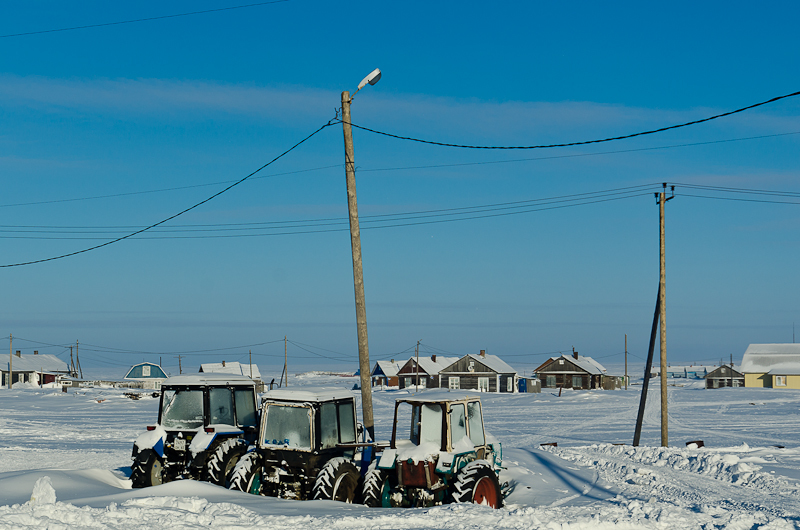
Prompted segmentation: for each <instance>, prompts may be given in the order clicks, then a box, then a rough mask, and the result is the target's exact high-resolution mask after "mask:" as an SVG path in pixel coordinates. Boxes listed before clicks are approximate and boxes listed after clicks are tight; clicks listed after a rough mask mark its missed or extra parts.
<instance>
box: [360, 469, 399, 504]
mask: <svg viewBox="0 0 800 530" xmlns="http://www.w3.org/2000/svg"><path fill="white" fill-rule="evenodd" d="M377 464H378V461H377V460H376V461H374V462H372V463H371V464H370V465H369V469H368V470H367V474H366V475H365V476H364V485H363V487H362V488H361V499H362V501H363V502H364V505H366V506H369V507H370V508H381V507H383V508H390V507H391V506H392V505H391V502H390V500H389V495H390V494H391V489H392V487H391V484H390V483H389V473H388V472H386V471H385V470H383V469H378V466H377Z"/></svg>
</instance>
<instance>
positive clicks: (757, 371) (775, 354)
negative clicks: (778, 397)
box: [740, 344, 800, 389]
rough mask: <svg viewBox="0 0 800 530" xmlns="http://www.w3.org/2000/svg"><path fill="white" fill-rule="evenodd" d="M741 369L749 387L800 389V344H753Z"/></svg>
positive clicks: (748, 348) (743, 359) (745, 383)
mask: <svg viewBox="0 0 800 530" xmlns="http://www.w3.org/2000/svg"><path fill="white" fill-rule="evenodd" d="M740 371H741V372H742V373H743V374H744V386H746V387H748V388H794V389H800V344H751V345H749V346H748V347H747V350H746V351H745V352H744V356H743V357H742V365H741V370H740Z"/></svg>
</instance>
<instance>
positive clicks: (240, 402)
mask: <svg viewBox="0 0 800 530" xmlns="http://www.w3.org/2000/svg"><path fill="white" fill-rule="evenodd" d="M233 398H234V401H235V402H236V419H237V420H238V421H239V425H240V426H241V427H254V426H255V425H256V400H255V397H254V394H253V391H252V390H250V389H249V388H248V389H237V390H234V391H233Z"/></svg>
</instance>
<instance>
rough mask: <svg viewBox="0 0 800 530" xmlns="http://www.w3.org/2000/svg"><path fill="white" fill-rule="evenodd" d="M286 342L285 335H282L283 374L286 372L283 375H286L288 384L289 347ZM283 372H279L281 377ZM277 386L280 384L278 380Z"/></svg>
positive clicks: (287, 383) (287, 384)
mask: <svg viewBox="0 0 800 530" xmlns="http://www.w3.org/2000/svg"><path fill="white" fill-rule="evenodd" d="M286 343H287V340H286V335H284V336H283V374H286V375H285V377H286V386H289V348H288V346H287V345H286ZM283 374H281V377H282V378H283V377H284V375H283ZM278 386H280V382H279V383H278Z"/></svg>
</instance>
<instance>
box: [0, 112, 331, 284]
mask: <svg viewBox="0 0 800 530" xmlns="http://www.w3.org/2000/svg"><path fill="white" fill-rule="evenodd" d="M334 123H335V121H334V120H331V121H329V122H328V123H326V124H325V125H323V126H322V127H320V128H319V129H317V130H316V131H314V132H312V133H311V134H309V135H308V136H306V137H305V138H303V139H302V140H300V141H299V142H297V143H296V144H294V145H293V146H292V147H290V148H289V149H287V150H286V151H284V152H283V153H281V154H279V155H278V156H276V157H275V158H273V159H272V160H270V161H269V162H267V163H266V164H264V165H263V166H261V167H260V168H258V169H256V170H255V171H253V172H252V173H250V174H249V175H247V176H246V177H244V178H241V179H239V180H237V181H236V182H234V183H233V184H231V185H230V186H228V187H226V188H225V189H223V190H221V191H218V192H217V193H215V194H213V195H211V196H210V197H208V198H207V199H204V200H202V201H200V202H198V203H195V204H194V205H192V206H190V207H188V208H186V209H184V210H182V211H180V212H178V213H176V214H174V215H171V216H169V217H167V218H166V219H163V220H161V221H159V222H157V223H154V224H151V225H150V226H148V227H146V228H142V229H141V230H137V231H135V232H132V233H130V234H127V235H125V236H122V237H118V238H116V239H113V240H111V241H106V242H105V243H101V244H99V245H95V246H93V247H89V248H85V249H83V250H76V251H74V252H69V253H67V254H61V255H60V256H53V257H50V258H43V259H38V260H32V261H26V262H21V263H11V264H6V265H0V268H7V267H20V266H23V265H33V264H35V263H44V262H46V261H54V260H57V259H62V258H67V257H70V256H75V255H77V254H83V253H84V252H89V251H92V250H97V249H98V248H102V247H106V246H108V245H111V244H113V243H117V242H119V241H122V240H125V239H129V238H131V237H133V236H135V235H137V234H141V233H142V232H145V231H147V230H150V229H151V228H155V227H157V226H160V225H162V224H164V223H166V222H168V221H170V220H172V219H175V218H176V217H178V216H180V215H183V214H185V213H186V212H189V211H191V210H194V209H195V208H197V207H198V206H200V205H203V204H205V203H207V202H209V201H210V200H212V199H215V198H216V197H219V196H220V195H222V194H223V193H225V192H226V191H228V190H229V189H231V188H233V187H234V186H238V185H239V184H241V183H242V182H244V181H246V180H247V179H249V178H250V177H252V176H253V175H255V174H256V173H258V172H259V171H261V170H262V169H264V168H265V167H267V166H269V165H271V164H272V163H274V162H275V161H277V160H279V159H280V158H282V157H283V156H285V155H287V154H288V153H290V152H291V151H293V150H294V149H295V148H296V147H298V146H299V145H301V144H302V143H304V142H305V141H306V140H308V139H309V138H311V137H312V136H314V135H315V134H317V133H318V132H320V131H321V130H323V129H325V128H326V127H330V126H331V125H333V124H334Z"/></svg>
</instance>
